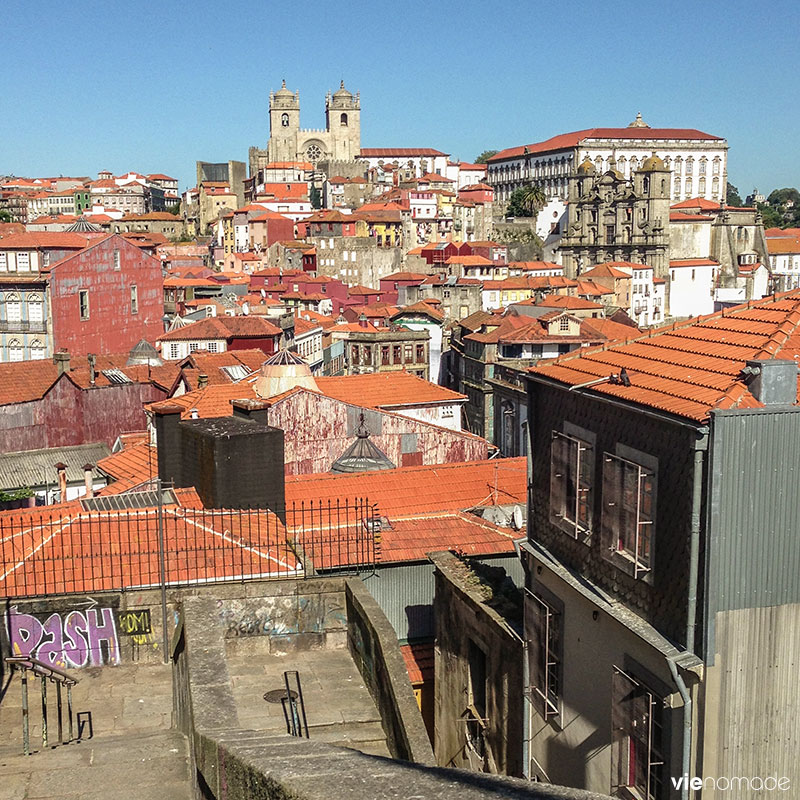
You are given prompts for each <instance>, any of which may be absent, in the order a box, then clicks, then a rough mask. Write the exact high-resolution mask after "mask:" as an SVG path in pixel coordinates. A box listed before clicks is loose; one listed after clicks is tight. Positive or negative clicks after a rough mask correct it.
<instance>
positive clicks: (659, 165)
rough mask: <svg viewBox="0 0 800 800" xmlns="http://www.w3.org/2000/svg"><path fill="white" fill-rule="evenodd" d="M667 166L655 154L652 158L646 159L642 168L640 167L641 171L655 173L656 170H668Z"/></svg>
mask: <svg viewBox="0 0 800 800" xmlns="http://www.w3.org/2000/svg"><path fill="white" fill-rule="evenodd" d="M666 168H667V167H666V165H665V164H664V162H663V161H662V160H661V159H660V158H659V157H658V156H657V155H656V154H655V153H653V155H651V156H650V158H646V159H645V160H644V161H643V162H642V166H641V167H640V170H641V171H644V172H655V171H656V170H660V169H666Z"/></svg>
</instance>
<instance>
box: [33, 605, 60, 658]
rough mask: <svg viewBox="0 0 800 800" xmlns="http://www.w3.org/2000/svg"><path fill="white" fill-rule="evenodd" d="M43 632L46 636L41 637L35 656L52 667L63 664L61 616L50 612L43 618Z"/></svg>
mask: <svg viewBox="0 0 800 800" xmlns="http://www.w3.org/2000/svg"><path fill="white" fill-rule="evenodd" d="M44 632H45V633H46V634H47V638H46V639H45V638H44V637H42V641H41V642H40V644H39V648H38V649H37V651H36V658H38V659H39V661H44V663H45V664H51V665H52V666H54V667H61V666H64V655H63V652H64V642H63V640H62V634H61V617H59V616H58V614H51V615H50V616H49V617H48V618H47V619H46V620H45V623H44Z"/></svg>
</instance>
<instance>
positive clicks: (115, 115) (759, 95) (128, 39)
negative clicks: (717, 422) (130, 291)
mask: <svg viewBox="0 0 800 800" xmlns="http://www.w3.org/2000/svg"><path fill="white" fill-rule="evenodd" d="M798 33H800V4H798V3H797V2H796V0H795V2H783V0H778V1H777V2H771V3H770V4H769V5H768V6H766V5H765V6H761V5H760V4H757V3H752V2H748V3H744V2H739V1H738V0H734V1H733V2H726V3H718V2H705V3H699V2H696V0H695V2H685V0H673V2H671V3H657V4H656V3H649V2H606V3H592V2H585V1H581V0H579V1H578V2H562V3H543V2H521V1H520V2H506V1H505V0H495V2H492V3H487V2H476V1H475V0H463V2H458V3H455V2H449V1H448V0H440V2H436V1H435V0H434V2H419V0H406V2H403V3H401V2H399V1H398V0H394V2H384V0H373V1H372V2H361V0H358V1H357V2H348V0H345V1H344V2H341V3H338V4H337V3H331V2H325V3H322V2H317V1H316V0H308V1H307V2H305V3H302V4H298V3H294V2H286V0H283V1H282V2H272V0H264V2H249V3H245V2H238V0H232V1H231V2H226V3H218V2H213V3H212V2H207V1H206V0H192V1H191V2H188V3H185V4H180V5H179V4H178V3H175V2H171V0H162V1H161V2H152V0H139V1H138V2H122V0H103V2H88V1H87V0H72V2H62V1H61V0H58V1H56V0H43V2H40V3H36V4H31V3H29V2H20V1H19V0H3V3H2V25H0V48H1V51H2V53H3V69H2V73H0V75H1V76H2V77H0V81H1V83H0V86H2V94H0V97H2V100H1V101H0V107H2V109H3V113H2V114H0V174H3V173H13V174H16V175H28V176H33V175H58V174H64V175H86V174H88V175H91V176H94V175H96V173H97V171H98V170H100V169H110V170H112V171H113V172H115V173H120V172H123V171H125V170H128V169H134V170H137V171H140V172H165V173H167V174H169V175H173V176H175V177H177V178H178V179H179V180H180V184H181V188H185V187H187V186H190V185H193V184H194V163H195V161H196V160H198V159H201V160H206V161H223V160H227V159H238V160H242V161H246V160H247V148H248V147H249V146H250V145H258V146H264V144H265V143H266V139H267V137H268V121H267V102H268V95H269V91H270V89H277V88H279V87H280V83H281V79H282V78H286V82H287V85H288V86H289V88H291V89H293V90H294V89H297V90H299V91H300V102H301V109H302V111H301V117H302V125H303V127H310V128H316V127H323V125H324V96H325V92H326V91H328V90H334V89H336V88H337V87H338V84H339V81H340V80H341V79H344V80H345V82H346V84H347V86H348V88H349V89H351V90H352V91H360V92H361V107H362V136H361V141H362V146H365V147H390V146H393V147H403V146H405V147H411V146H422V147H435V148H437V149H440V150H444V151H445V152H448V153H451V154H452V155H453V156H454V157H456V158H460V159H462V160H472V159H473V158H474V157H475V156H476V155H477V154H478V153H479V152H481V151H482V150H484V149H486V148H493V149H501V148H503V147H510V146H513V145H518V144H525V143H528V142H536V141H541V140H542V139H546V138H548V137H550V136H553V135H555V134H557V133H565V132H568V131H572V130H579V129H581V128H589V127H596V126H598V127H605V126H624V125H627V124H628V122H630V121H631V120H632V119H633V118H634V117H635V115H636V112H637V111H641V113H642V115H643V117H644V119H645V121H647V122H648V123H649V124H650V125H652V126H653V127H691V128H698V129H700V130H703V131H706V132H708V133H712V134H716V135H720V136H724V137H726V138H727V140H728V143H729V145H730V152H729V164H728V174H729V180H730V181H731V182H733V183H734V184H736V185H737V186H738V187H739V189H740V190H741V191H742V194H743V195H744V194H745V193H746V192H748V191H749V190H750V189H752V188H753V186H758V188H759V189H761V190H765V191H767V192H768V191H770V190H771V189H773V188H778V187H782V186H797V187H800V166H798V165H799V164H800V159H798V156H797V142H798V138H799V136H798V132H799V131H800V89H798V84H797V78H796V68H797V50H796V42H797V38H798Z"/></svg>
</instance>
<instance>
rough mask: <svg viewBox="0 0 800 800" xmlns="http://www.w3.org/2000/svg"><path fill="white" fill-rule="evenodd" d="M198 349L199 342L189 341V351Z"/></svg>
mask: <svg viewBox="0 0 800 800" xmlns="http://www.w3.org/2000/svg"><path fill="white" fill-rule="evenodd" d="M199 349H200V342H189V352H190V353H194V352H195V351H197V350H199Z"/></svg>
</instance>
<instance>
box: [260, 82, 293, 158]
mask: <svg viewBox="0 0 800 800" xmlns="http://www.w3.org/2000/svg"><path fill="white" fill-rule="evenodd" d="M299 130H300V94H299V92H295V93H294V94H292V92H290V91H289V90H288V89H287V88H286V81H283V85H282V86H281V88H280V89H278V91H277V92H270V95H269V147H268V150H269V160H270V162H274V161H294V160H295V159H296V158H297V134H298V132H299Z"/></svg>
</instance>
